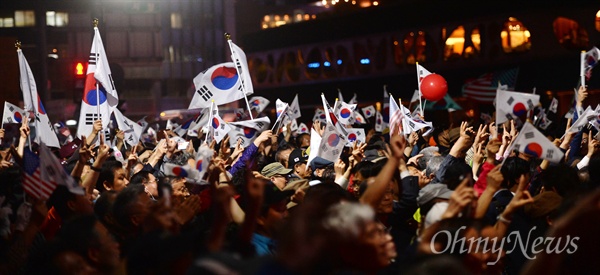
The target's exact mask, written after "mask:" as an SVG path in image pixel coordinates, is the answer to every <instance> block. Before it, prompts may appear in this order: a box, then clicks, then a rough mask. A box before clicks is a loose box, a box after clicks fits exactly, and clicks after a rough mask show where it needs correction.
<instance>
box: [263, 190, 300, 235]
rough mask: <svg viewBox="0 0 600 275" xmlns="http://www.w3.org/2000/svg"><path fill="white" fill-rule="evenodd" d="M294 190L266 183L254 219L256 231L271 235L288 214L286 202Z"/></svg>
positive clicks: (276, 230) (275, 232)
mask: <svg viewBox="0 0 600 275" xmlns="http://www.w3.org/2000/svg"><path fill="white" fill-rule="evenodd" d="M293 194H294V190H285V191H282V190H280V189H279V187H277V186H275V185H273V184H271V183H266V184H265V187H264V201H263V205H262V207H261V209H260V213H259V215H258V218H257V220H256V224H257V229H256V230H257V232H258V233H260V234H262V235H264V236H267V237H273V236H274V235H275V234H277V232H278V230H279V229H280V227H281V226H282V224H283V220H284V218H286V217H287V215H288V210H287V204H288V202H289V199H290V197H291V196H292V195H293Z"/></svg>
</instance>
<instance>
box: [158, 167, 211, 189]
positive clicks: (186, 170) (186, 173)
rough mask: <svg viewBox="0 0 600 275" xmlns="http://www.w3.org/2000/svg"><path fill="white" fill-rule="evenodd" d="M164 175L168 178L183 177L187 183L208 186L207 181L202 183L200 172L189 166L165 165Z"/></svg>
mask: <svg viewBox="0 0 600 275" xmlns="http://www.w3.org/2000/svg"><path fill="white" fill-rule="evenodd" d="M162 169H163V171H162V172H163V173H165V175H166V176H174V177H182V178H185V179H186V181H187V182H191V183H195V184H208V182H207V181H202V180H201V178H200V172H199V171H198V170H197V169H196V168H195V167H190V166H189V165H185V166H181V165H177V164H173V163H168V162H167V163H164V164H163V166H162Z"/></svg>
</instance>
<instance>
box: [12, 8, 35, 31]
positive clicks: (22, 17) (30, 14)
mask: <svg viewBox="0 0 600 275" xmlns="http://www.w3.org/2000/svg"><path fill="white" fill-rule="evenodd" d="M33 26H35V12H34V11H15V27H33Z"/></svg>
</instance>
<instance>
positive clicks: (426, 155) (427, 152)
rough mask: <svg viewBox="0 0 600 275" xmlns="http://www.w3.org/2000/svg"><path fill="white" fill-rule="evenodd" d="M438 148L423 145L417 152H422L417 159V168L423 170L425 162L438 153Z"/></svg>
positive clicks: (425, 165)
mask: <svg viewBox="0 0 600 275" xmlns="http://www.w3.org/2000/svg"><path fill="white" fill-rule="evenodd" d="M439 150H440V149H439V148H438V147H437V146H429V147H425V148H423V149H422V150H421V151H420V152H419V154H422V155H423V156H422V157H421V158H420V159H419V169H421V170H423V169H425V168H426V167H427V165H428V164H427V163H429V160H430V159H431V158H432V157H434V156H436V155H438V153H439Z"/></svg>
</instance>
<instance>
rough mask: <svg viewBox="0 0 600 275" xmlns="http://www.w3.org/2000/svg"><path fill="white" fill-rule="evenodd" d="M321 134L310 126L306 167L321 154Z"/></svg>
mask: <svg viewBox="0 0 600 275" xmlns="http://www.w3.org/2000/svg"><path fill="white" fill-rule="evenodd" d="M321 139H322V137H321V135H319V133H318V132H317V131H315V129H314V128H310V147H309V148H308V149H309V150H308V151H309V152H308V160H307V161H306V163H307V164H309V165H306V169H308V167H310V163H311V162H312V160H313V159H315V158H316V157H318V156H319V147H320V146H321Z"/></svg>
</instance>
